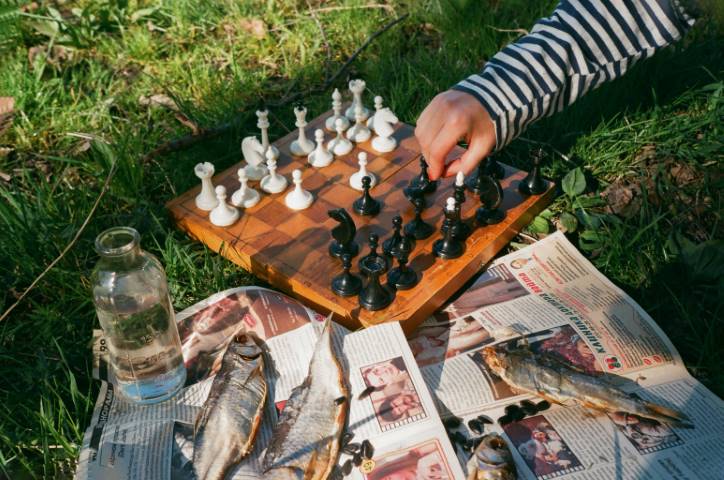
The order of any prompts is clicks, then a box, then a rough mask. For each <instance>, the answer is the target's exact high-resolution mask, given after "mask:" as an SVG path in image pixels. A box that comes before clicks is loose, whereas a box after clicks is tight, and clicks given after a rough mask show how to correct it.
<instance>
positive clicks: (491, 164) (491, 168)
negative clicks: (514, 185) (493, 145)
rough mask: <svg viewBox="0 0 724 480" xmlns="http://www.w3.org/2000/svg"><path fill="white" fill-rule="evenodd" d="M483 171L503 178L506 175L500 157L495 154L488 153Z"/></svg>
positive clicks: (499, 178)
mask: <svg viewBox="0 0 724 480" xmlns="http://www.w3.org/2000/svg"><path fill="white" fill-rule="evenodd" d="M483 173H484V174H485V175H488V176H491V177H493V178H497V179H498V180H501V179H502V178H503V177H505V168H503V166H502V165H501V164H499V163H498V158H497V157H496V156H495V155H488V156H487V157H486V158H485V161H484V162H483Z"/></svg>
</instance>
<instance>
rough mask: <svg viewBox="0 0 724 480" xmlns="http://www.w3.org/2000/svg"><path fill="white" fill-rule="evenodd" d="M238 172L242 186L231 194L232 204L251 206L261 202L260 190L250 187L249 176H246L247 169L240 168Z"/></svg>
mask: <svg viewBox="0 0 724 480" xmlns="http://www.w3.org/2000/svg"><path fill="white" fill-rule="evenodd" d="M236 174H237V175H238V176H239V184H240V185H241V186H240V187H239V189H238V190H237V191H235V192H234V194H233V195H232V196H231V204H232V205H234V206H235V207H244V208H251V207H253V206H254V205H256V204H257V203H259V198H260V195H259V192H257V191H256V190H254V189H253V188H251V187H249V178H248V177H247V176H246V170H245V169H243V168H240V169H239V170H237V171H236Z"/></svg>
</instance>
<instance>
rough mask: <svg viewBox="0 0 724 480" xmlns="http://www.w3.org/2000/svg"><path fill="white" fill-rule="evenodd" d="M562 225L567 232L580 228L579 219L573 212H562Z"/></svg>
mask: <svg viewBox="0 0 724 480" xmlns="http://www.w3.org/2000/svg"><path fill="white" fill-rule="evenodd" d="M561 225H563V228H564V229H565V232H568V233H573V232H575V231H576V229H577V228H578V219H577V218H576V216H575V215H573V214H572V213H568V212H563V213H561Z"/></svg>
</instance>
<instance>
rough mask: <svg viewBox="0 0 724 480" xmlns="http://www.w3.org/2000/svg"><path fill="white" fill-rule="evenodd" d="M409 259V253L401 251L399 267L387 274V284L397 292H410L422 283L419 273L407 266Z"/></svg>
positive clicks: (398, 257)
mask: <svg viewBox="0 0 724 480" xmlns="http://www.w3.org/2000/svg"><path fill="white" fill-rule="evenodd" d="M409 258H410V252H409V251H407V250H406V249H405V250H400V251H399V252H398V254H397V266H396V267H395V268H393V269H392V270H390V271H389V272H388V273H387V283H388V284H390V285H392V286H394V287H395V288H396V289H397V290H409V289H411V288H412V287H414V286H415V285H417V282H419V281H420V278H419V277H418V275H417V272H415V271H414V270H413V269H411V268H410V267H408V266H407V262H408V261H409Z"/></svg>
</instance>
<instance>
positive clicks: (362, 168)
mask: <svg viewBox="0 0 724 480" xmlns="http://www.w3.org/2000/svg"><path fill="white" fill-rule="evenodd" d="M357 159H358V160H357V164H358V165H359V170H358V171H356V172H355V173H353V174H352V175H350V177H349V186H350V187H352V188H354V189H355V190H359V191H360V192H361V191H362V190H364V189H363V188H362V179H363V178H364V177H369V178H370V188H372V187H374V186H375V185H377V177H375V175H374V174H373V173H370V172H368V171H367V152H359V154H357Z"/></svg>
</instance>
